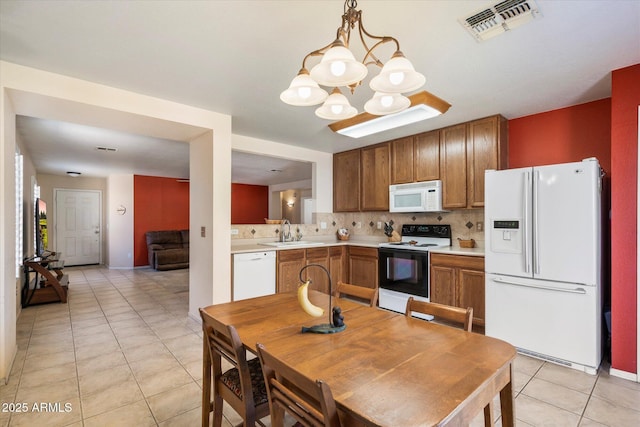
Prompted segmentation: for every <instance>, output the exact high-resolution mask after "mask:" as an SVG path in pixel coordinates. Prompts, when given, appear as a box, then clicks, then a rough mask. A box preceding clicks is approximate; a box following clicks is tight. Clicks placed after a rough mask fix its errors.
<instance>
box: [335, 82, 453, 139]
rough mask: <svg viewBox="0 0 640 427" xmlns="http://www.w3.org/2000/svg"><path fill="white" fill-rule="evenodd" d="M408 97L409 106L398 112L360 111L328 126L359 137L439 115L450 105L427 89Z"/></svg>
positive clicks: (352, 136) (353, 136) (343, 133)
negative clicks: (372, 112) (383, 114)
mask: <svg viewBox="0 0 640 427" xmlns="http://www.w3.org/2000/svg"><path fill="white" fill-rule="evenodd" d="M409 99H410V100H411V107H410V108H407V109H406V110H403V111H400V112H399V113H395V114H388V115H385V116H374V115H373V114H369V113H360V114H358V115H357V116H355V117H353V118H350V119H345V120H341V121H339V122H335V123H332V124H330V125H329V127H330V128H331V130H333V131H334V132H337V133H339V134H341V135H345V136H349V137H351V138H361V137H363V136H367V135H373V134H374V133H379V132H384V131H386V130H389V129H395V128H398V127H402V126H406V125H409V124H411V123H416V122H419V121H421V120H427V119H430V118H432V117H436V116H439V115H440V114H443V113H445V112H446V111H447V110H448V109H449V107H451V105H449V104H448V103H447V102H446V101H443V100H442V99H440V98H438V97H437V96H435V95H433V94H431V93H429V92H427V91H422V92H419V93H416V94H414V95H411V96H410V97H409Z"/></svg>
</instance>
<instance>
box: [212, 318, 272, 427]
mask: <svg viewBox="0 0 640 427" xmlns="http://www.w3.org/2000/svg"><path fill="white" fill-rule="evenodd" d="M200 317H202V329H203V332H204V334H203V355H202V356H203V361H202V366H203V376H202V426H203V427H209V417H210V415H211V412H213V426H214V427H219V426H220V425H221V424H222V405H223V401H225V402H227V403H228V404H229V405H231V407H232V408H233V409H234V410H235V411H236V412H237V413H238V414H239V415H240V416H241V417H242V419H243V420H244V424H243V425H244V426H255V424H256V423H258V424H260V425H264V424H262V423H261V422H260V421H259V420H260V419H261V418H264V417H266V416H267V415H269V401H268V399H267V390H266V387H265V384H264V376H263V375H262V369H261V367H260V360H259V359H258V358H257V357H256V358H253V359H250V360H247V352H246V350H245V348H244V347H243V345H242V341H240V337H239V336H238V332H237V331H236V329H235V328H234V327H233V326H231V325H229V326H226V325H224V324H222V323H220V322H219V321H217V320H216V319H214V318H213V317H211V316H210V315H208V314H207V313H206V312H205V311H204V310H203V309H200ZM223 359H225V360H227V361H228V362H229V363H231V365H233V367H232V368H231V369H229V370H227V371H225V372H223V371H222V360H223ZM212 386H213V387H212ZM212 392H213V399H212V396H211V393H212Z"/></svg>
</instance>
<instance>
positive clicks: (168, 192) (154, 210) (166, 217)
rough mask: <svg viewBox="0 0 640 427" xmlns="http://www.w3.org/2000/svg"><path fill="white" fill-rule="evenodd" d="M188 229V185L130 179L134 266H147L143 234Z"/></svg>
mask: <svg viewBox="0 0 640 427" xmlns="http://www.w3.org/2000/svg"><path fill="white" fill-rule="evenodd" d="M188 228H189V183H188V182H178V181H177V180H176V178H161V177H156V176H143V175H134V176H133V253H134V259H133V265H134V266H135V267H139V266H144V265H149V259H148V257H147V242H146V240H145V233H146V232H147V231H158V230H186V229H188Z"/></svg>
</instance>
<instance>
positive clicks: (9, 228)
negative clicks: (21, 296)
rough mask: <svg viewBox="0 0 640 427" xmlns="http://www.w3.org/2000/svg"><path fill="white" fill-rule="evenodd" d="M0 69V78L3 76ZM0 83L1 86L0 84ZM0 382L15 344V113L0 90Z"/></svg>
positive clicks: (9, 370)
mask: <svg viewBox="0 0 640 427" xmlns="http://www.w3.org/2000/svg"><path fill="white" fill-rule="evenodd" d="M2 74H3V73H2V72H1V70H0V79H2ZM1 87H2V86H0V88H1ZM0 118H1V119H2V120H0V200H2V208H1V209H0V262H1V263H2V269H1V270H0V324H1V325H0V385H3V384H5V383H6V380H7V379H8V377H9V372H11V365H12V363H13V359H14V358H15V355H16V351H17V346H16V270H15V267H14V266H15V265H16V246H15V223H16V218H15V217H16V205H15V203H16V200H15V194H16V193H15V162H14V156H15V150H16V115H15V111H14V109H13V105H12V103H11V100H10V98H9V95H8V94H7V93H6V92H5V91H4V90H3V91H2V93H1V94H0Z"/></svg>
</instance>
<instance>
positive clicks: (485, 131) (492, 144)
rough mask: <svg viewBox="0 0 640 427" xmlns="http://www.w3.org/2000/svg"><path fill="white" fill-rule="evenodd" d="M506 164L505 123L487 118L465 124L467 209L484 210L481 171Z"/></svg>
mask: <svg viewBox="0 0 640 427" xmlns="http://www.w3.org/2000/svg"><path fill="white" fill-rule="evenodd" d="M507 163H508V153H507V120H506V119H505V118H504V117H502V116H491V117H487V118H484V119H480V120H475V121H472V122H469V123H468V124H467V207H469V208H479V207H483V206H484V171H485V170H486V169H505V168H506V167H507Z"/></svg>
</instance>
